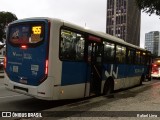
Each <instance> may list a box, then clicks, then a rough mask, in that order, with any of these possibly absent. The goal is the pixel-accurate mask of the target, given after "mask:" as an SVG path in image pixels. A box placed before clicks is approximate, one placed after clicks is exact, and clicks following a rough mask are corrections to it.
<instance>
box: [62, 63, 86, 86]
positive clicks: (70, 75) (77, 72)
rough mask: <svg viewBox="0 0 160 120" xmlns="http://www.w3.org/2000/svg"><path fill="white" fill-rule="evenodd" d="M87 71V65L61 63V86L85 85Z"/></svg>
mask: <svg viewBox="0 0 160 120" xmlns="http://www.w3.org/2000/svg"><path fill="white" fill-rule="evenodd" d="M87 71H88V70H87V63H84V62H67V61H63V63H62V81H61V85H62V86H63V85H72V84H80V83H85V82H86V80H87V73H88V72H87Z"/></svg>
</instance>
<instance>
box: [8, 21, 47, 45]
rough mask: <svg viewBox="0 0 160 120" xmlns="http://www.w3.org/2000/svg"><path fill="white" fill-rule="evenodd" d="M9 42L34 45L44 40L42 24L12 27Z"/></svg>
mask: <svg viewBox="0 0 160 120" xmlns="http://www.w3.org/2000/svg"><path fill="white" fill-rule="evenodd" d="M9 33H10V34H9V42H10V43H12V44H35V43H38V42H41V41H42V40H43V39H44V25H43V23H31V24H25V23H24V24H23V23H22V24H19V25H16V24H15V25H13V26H11V28H10V32H9Z"/></svg>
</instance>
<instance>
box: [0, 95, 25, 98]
mask: <svg viewBox="0 0 160 120" xmlns="http://www.w3.org/2000/svg"><path fill="white" fill-rule="evenodd" d="M20 96H24V95H10V96H3V97H0V99H4V98H11V97H20Z"/></svg>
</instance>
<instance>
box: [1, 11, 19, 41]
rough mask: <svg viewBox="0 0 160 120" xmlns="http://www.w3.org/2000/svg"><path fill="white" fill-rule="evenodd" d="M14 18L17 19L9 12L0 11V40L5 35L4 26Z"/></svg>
mask: <svg viewBox="0 0 160 120" xmlns="http://www.w3.org/2000/svg"><path fill="white" fill-rule="evenodd" d="M14 20H17V17H16V15H14V14H12V13H11V12H3V11H2V12H0V41H2V39H5V37H6V33H5V29H6V26H7V25H8V23H10V22H12V21H14Z"/></svg>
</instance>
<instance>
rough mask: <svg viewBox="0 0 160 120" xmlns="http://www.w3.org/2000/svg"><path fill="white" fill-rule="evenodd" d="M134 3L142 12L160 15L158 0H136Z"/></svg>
mask: <svg viewBox="0 0 160 120" xmlns="http://www.w3.org/2000/svg"><path fill="white" fill-rule="evenodd" d="M136 3H137V5H138V7H139V8H140V9H142V10H143V11H144V12H146V13H149V14H150V15H151V14H153V13H155V14H156V15H160V0H136Z"/></svg>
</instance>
